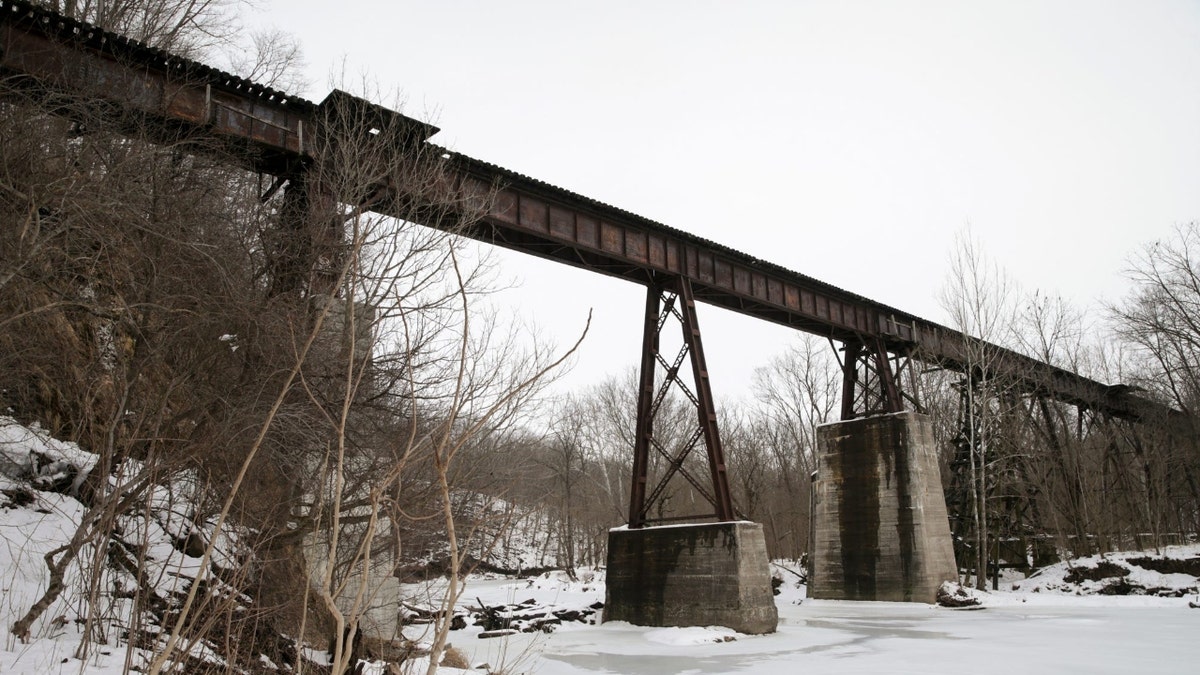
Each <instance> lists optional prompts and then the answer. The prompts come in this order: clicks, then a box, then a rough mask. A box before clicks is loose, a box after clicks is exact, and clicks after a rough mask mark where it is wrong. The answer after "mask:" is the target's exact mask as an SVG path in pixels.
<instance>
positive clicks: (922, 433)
mask: <svg viewBox="0 0 1200 675" xmlns="http://www.w3.org/2000/svg"><path fill="white" fill-rule="evenodd" d="M817 453H818V457H817V462H818V464H817V466H818V471H817V478H816V480H815V481H814V483H813V531H812V537H811V538H810V539H811V547H812V555H811V558H810V574H809V585H808V595H809V597H811V598H818V599H828V600H893V601H901V602H934V600H935V598H936V595H937V589H938V587H939V586H940V585H941V584H942V582H943V581H947V580H957V579H958V569H957V567H956V566H955V562H954V548H953V545H952V540H951V538H950V523H949V520H948V518H947V516H946V501H945V497H944V496H943V494H942V481H941V475H940V472H939V469H938V461H937V452H936V448H935V447H934V443H933V432H932V428H931V427H930V423H929V418H928V417H927V416H925V415H922V414H919V413H913V412H902V413H895V414H890V415H877V416H874V417H866V418H862V419H856V420H849V421H845V422H836V423H833V424H826V425H822V426H820V427H818V428H817Z"/></svg>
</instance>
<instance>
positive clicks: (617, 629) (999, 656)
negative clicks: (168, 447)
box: [0, 418, 1200, 675]
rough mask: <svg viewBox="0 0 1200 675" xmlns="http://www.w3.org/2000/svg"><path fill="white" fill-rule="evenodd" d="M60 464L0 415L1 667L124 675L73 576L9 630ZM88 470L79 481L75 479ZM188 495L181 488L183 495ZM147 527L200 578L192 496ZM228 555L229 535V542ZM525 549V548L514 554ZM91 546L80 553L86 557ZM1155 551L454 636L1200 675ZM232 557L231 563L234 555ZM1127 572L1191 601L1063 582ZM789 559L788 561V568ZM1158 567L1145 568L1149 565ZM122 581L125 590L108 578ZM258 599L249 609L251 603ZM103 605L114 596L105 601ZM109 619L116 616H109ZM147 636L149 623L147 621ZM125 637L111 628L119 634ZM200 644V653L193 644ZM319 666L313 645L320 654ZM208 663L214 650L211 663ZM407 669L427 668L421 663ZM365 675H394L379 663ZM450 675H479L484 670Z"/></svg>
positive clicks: (658, 669)
mask: <svg viewBox="0 0 1200 675" xmlns="http://www.w3.org/2000/svg"><path fill="white" fill-rule="evenodd" d="M31 450H33V451H36V452H37V453H40V454H41V455H43V456H45V457H49V458H51V459H53V460H54V461H67V462H70V463H72V465H74V466H76V467H78V468H80V469H82V470H86V469H88V468H90V466H91V465H92V463H93V462H94V457H92V456H91V455H89V454H88V453H85V452H83V451H82V450H80V449H79V448H77V447H75V446H74V445H72V444H69V443H62V442H59V441H55V440H53V439H49V438H47V437H46V436H45V435H44V434H42V433H40V432H38V431H37V430H36V429H26V428H24V427H19V425H16V424H15V423H14V422H12V421H11V420H9V419H6V418H0V457H2V458H3V459H4V460H5V461H6V462H7V464H6V465H5V466H4V467H3V468H4V472H3V473H0V489H3V490H5V491H6V494H7V492H9V491H14V490H28V491H29V492H30V493H31V494H32V496H33V500H32V502H30V503H29V504H27V505H25V506H15V505H13V504H12V503H10V502H8V501H0V504H5V506H2V507H0V572H2V576H0V591H2V595H0V622H2V629H3V630H4V633H3V635H4V639H3V640H0V673H13V674H25V673H28V674H35V673H37V674H41V673H75V674H79V675H115V674H116V673H122V672H124V668H125V664H126V662H127V657H131V658H129V663H131V664H133V665H134V666H137V665H141V664H142V663H144V662H145V654H144V653H141V652H140V651H139V650H130V651H129V653H127V650H128V647H127V645H125V644H124V643H121V642H118V641H115V640H111V641H110V642H111V644H109V645H97V646H96V647H95V648H94V649H93V650H92V652H91V655H90V656H89V658H88V660H87V662H86V663H81V662H80V661H79V660H77V659H75V658H74V651H75V647H76V645H77V644H78V643H79V636H80V632H81V630H82V627H81V625H80V624H79V623H78V622H77V620H78V619H79V618H81V617H82V616H83V615H84V612H85V611H86V610H85V608H84V606H83V604H82V599H81V596H80V595H79V592H80V589H81V588H82V586H83V585H82V583H81V579H80V577H79V571H78V569H75V571H73V572H72V573H71V574H69V575H68V580H67V583H68V586H69V588H70V589H72V590H69V591H67V592H64V594H63V597H62V598H60V599H59V601H58V602H57V603H56V604H55V605H54V606H53V607H52V608H51V609H50V610H49V611H47V612H46V614H45V615H44V617H43V619H42V621H40V622H39V623H38V624H37V625H35V627H34V630H33V635H32V640H31V641H30V642H29V643H28V644H25V643H22V642H20V641H18V640H17V639H16V638H15V637H13V636H12V635H11V634H9V633H8V632H7V628H8V626H10V625H11V624H12V622H13V621H14V620H15V619H16V618H18V617H19V616H20V615H21V614H23V613H24V612H25V611H26V610H27V609H28V607H29V604H30V603H31V602H33V601H34V600H35V599H36V598H37V597H39V596H40V595H41V593H42V591H43V590H44V588H45V585H46V583H47V578H46V577H47V575H46V568H45V563H44V561H43V560H42V556H43V555H44V554H45V553H46V552H47V551H50V550H52V549H54V548H55V547H57V546H59V545H61V544H62V543H64V542H66V541H67V540H68V539H69V538H70V536H71V535H72V534H73V532H74V530H75V526H76V524H77V523H78V522H79V519H80V517H81V516H82V515H83V507H82V506H81V505H80V504H79V503H78V502H77V501H75V500H74V499H73V498H71V497H68V496H65V495H62V494H58V493H54V492H48V491H41V490H36V489H33V488H32V487H31V486H32V485H34V483H33V478H35V477H36V472H31V471H30V469H29V465H28V461H29V456H30V454H29V453H30V451H31ZM81 472H82V471H81ZM182 487H185V486H176V488H175V489H176V492H178V491H179V490H180V489H181V488H182ZM151 506H152V508H151V512H152V513H151V517H150V518H149V519H146V518H141V517H130V518H128V519H127V520H126V521H125V523H124V525H125V527H124V532H125V533H126V534H125V535H123V536H125V537H127V538H129V539H130V540H131V541H132V540H134V539H135V538H136V539H141V540H143V541H146V542H148V543H150V544H151V548H150V554H151V555H150V557H151V558H152V559H153V560H152V561H151V562H152V569H151V573H152V574H156V575H161V578H162V585H161V588H160V590H161V591H162V592H163V593H167V592H168V591H169V589H170V588H171V587H172V586H175V585H177V584H180V583H181V578H182V577H185V576H186V575H188V574H194V573H195V572H197V571H198V570H199V567H198V560H197V559H195V558H192V557H191V556H188V555H186V554H184V553H181V552H180V551H178V550H176V548H174V547H172V546H170V545H168V544H167V543H165V542H168V541H169V540H171V539H172V538H175V539H178V538H179V537H182V536H186V535H187V534H190V533H193V532H198V533H200V534H203V532H204V531H205V530H206V524H205V523H195V522H193V520H194V519H193V514H192V512H191V511H190V510H189V508H188V507H187V500H186V498H183V497H181V495H180V494H168V493H167V492H166V491H165V490H164V491H163V492H162V493H156V494H155V495H154V499H153V500H151ZM223 544H226V545H223V546H222V547H221V548H223V549H224V548H232V547H234V546H236V541H229V542H223ZM518 548H519V547H518ZM1161 553H1163V554H1165V555H1167V556H1170V557H1172V558H1176V559H1186V558H1193V557H1198V556H1200V546H1198V545H1190V546H1183V547H1170V548H1167V549H1164V550H1163V551H1162V552H1161ZM91 555H92V554H91V552H87V551H85V552H84V553H83V554H82V555H81V556H80V558H81V559H88V558H90V557H91ZM1145 557H1149V558H1157V557H1161V556H1158V555H1156V554H1154V553H1152V552H1151V553H1147V552H1130V553H1110V554H1105V555H1104V556H1102V557H1101V556H1093V557H1090V558H1081V559H1076V560H1073V561H1071V562H1070V563H1069V564H1068V563H1062V564H1060V565H1055V566H1052V567H1048V568H1045V569H1043V570H1041V571H1040V572H1039V573H1037V574H1036V575H1034V576H1033V577H1030V578H1029V579H1024V578H1010V579H1008V580H1007V581H1006V582H1005V583H1004V584H1002V588H1001V590H1000V591H997V592H991V593H979V597H980V598H981V599H982V603H983V609H982V610H962V609H948V608H942V607H937V606H933V605H925V604H917V603H883V602H835V601H818V600H810V599H806V597H805V590H806V589H805V588H804V587H803V586H802V585H797V584H796V583H795V581H796V579H797V577H796V576H795V575H792V574H789V573H788V572H786V571H784V572H782V573H781V576H782V577H783V579H784V583H783V585H782V586H781V587H780V591H781V592H780V594H779V595H778V596H776V603H777V606H778V608H779V619H780V620H779V629H778V631H777V632H776V633H774V634H771V635H755V636H752V635H740V634H737V633H734V632H733V631H731V630H730V629H728V628H723V627H720V626H708V627H686V628H658V627H642V626H634V625H631V624H628V623H624V622H611V623H592V621H593V620H594V619H595V616H594V615H593V616H592V617H587V618H585V619H584V620H583V621H582V622H571V621H564V622H563V623H562V624H561V625H558V626H556V627H553V632H550V633H544V632H532V633H517V634H515V635H511V636H509V637H506V638H496V639H480V637H479V634H480V633H481V632H482V631H483V627H482V626H479V625H468V626H467V627H466V628H464V629H461V630H457V631H453V632H452V633H451V634H450V642H451V643H452V644H453V645H454V646H455V647H456V648H457V649H459V650H461V651H463V652H464V653H465V654H466V656H467V658H468V660H469V661H470V662H471V663H472V664H473V665H476V666H478V665H481V664H487V665H488V666H489V667H490V669H492V670H493V671H496V672H500V671H503V672H506V673H524V672H536V673H538V674H539V675H584V674H588V675H598V674H602V673H623V674H627V675H641V674H645V675H650V674H655V675H657V674H659V673H697V674H699V673H739V674H745V675H755V674H776V673H791V672H797V671H801V670H803V671H805V672H812V673H872V674H875V673H920V674H922V675H941V674H946V675H950V674H954V675H958V674H960V673H964V672H969V673H982V674H988V673H996V674H997V675H1000V674H1003V675H1011V674H1013V673H1059V672H1064V673H1065V672H1087V673H1089V674H1103V673H1134V672H1155V673H1167V674H1170V673H1194V672H1198V671H1200V640H1197V639H1196V636H1197V635H1200V609H1192V608H1190V607H1189V601H1191V602H1196V603H1200V597H1197V595H1196V588H1195V587H1196V585H1197V578H1196V577H1195V576H1191V575H1190V574H1181V573H1178V572H1172V573H1163V572H1157V571H1154V570H1152V569H1147V568H1146V567H1142V566H1141V565H1140V564H1138V560H1139V559H1140V558H1145ZM232 559H233V557H232V556H230V560H232ZM1102 562H1104V563H1108V564H1110V565H1112V566H1116V567H1115V568H1114V567H1110V568H1107V569H1116V568H1120V570H1124V571H1125V572H1126V573H1125V574H1124V575H1123V576H1121V578H1123V579H1125V581H1127V582H1129V583H1130V584H1135V585H1137V586H1141V587H1144V588H1147V589H1165V590H1167V591H1173V592H1176V593H1178V592H1186V594H1185V595H1183V596H1182V597H1163V596H1160V595H1153V594H1150V595H1101V594H1099V593H1100V591H1101V590H1102V589H1104V588H1105V586H1106V585H1107V584H1110V583H1112V582H1113V580H1114V579H1116V578H1117V577H1113V578H1110V579H1100V580H1098V581H1094V580H1083V581H1079V582H1071V581H1067V580H1066V577H1067V576H1068V575H1070V574H1072V572H1073V571H1077V570H1085V569H1087V568H1091V567H1096V566H1097V565H1099V564H1100V563H1102ZM780 564H781V565H784V566H786V565H788V563H780ZM1146 564H1150V563H1146ZM113 580H114V581H116V580H119V576H118V577H114V579H113ZM443 588H444V582H434V583H432V584H425V585H412V586H408V587H406V590H407V592H408V594H409V597H410V598H411V604H413V605H419V604H421V603H422V602H423V601H425V600H429V599H436V598H437V597H439V596H440V591H441V590H442V589H443ZM247 600H249V599H247ZM603 600H604V574H603V570H588V569H581V570H577V571H576V574H575V578H574V579H572V578H571V577H570V576H569V575H567V574H566V573H564V572H550V573H545V574H542V575H539V576H536V577H531V578H525V579H512V578H502V577H497V576H494V575H475V576H471V577H470V578H469V579H468V583H467V586H466V589H465V590H464V592H463V593H462V596H461V599H460V603H459V608H460V610H464V611H465V610H466V608H468V607H477V606H478V604H479V603H480V602H482V603H483V604H484V605H487V606H489V607H499V606H501V605H512V604H520V603H526V602H528V601H532V606H535V607H537V608H538V609H539V610H541V609H558V610H584V609H586V608H588V607H589V606H591V605H593V604H595V603H597V602H603ZM107 601H110V602H112V601H114V600H113V599H112V598H109V599H107ZM109 614H110V615H117V614H119V613H116V612H109ZM149 628H150V629H152V627H149ZM427 630H428V627H427V626H426V627H422V626H410V627H408V628H406V629H405V631H406V634H407V635H409V636H410V637H412V638H415V639H425V640H428V638H429V636H428V635H427V634H423V633H422V631H427ZM119 634H120V626H117V625H113V626H112V627H111V629H110V630H109V635H110V636H114V637H115V636H117V635H119ZM197 649H203V647H200V646H197ZM312 653H313V654H314V656H315V655H316V654H317V650H314V651H313V652H312ZM205 656H206V657H207V658H210V659H212V660H214V661H218V660H219V656H217V655H214V654H206V655H205ZM407 665H408V668H407V670H406V672H423V670H424V666H425V663H424V662H421V660H420V659H417V660H416V661H413V662H410V663H409V664H407ZM365 672H379V673H382V672H386V671H385V670H384V669H383V667H382V666H381V665H378V664H376V665H374V666H371V667H369V668H367V669H366V671H365ZM442 672H446V673H465V672H474V673H481V672H485V671H484V670H470V671H459V670H455V669H450V668H443V669H442Z"/></svg>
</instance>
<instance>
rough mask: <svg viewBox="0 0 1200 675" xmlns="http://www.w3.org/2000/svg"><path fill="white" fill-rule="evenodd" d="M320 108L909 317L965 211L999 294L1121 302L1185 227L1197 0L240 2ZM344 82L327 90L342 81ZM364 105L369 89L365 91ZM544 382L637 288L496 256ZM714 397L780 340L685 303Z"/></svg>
mask: <svg viewBox="0 0 1200 675" xmlns="http://www.w3.org/2000/svg"><path fill="white" fill-rule="evenodd" d="M248 20H249V22H250V23H257V24H260V25H272V26H276V27H279V28H281V29H283V30H285V31H287V32H290V33H292V34H293V35H295V36H296V37H297V38H298V39H299V40H300V41H301V43H302V45H303V49H304V52H305V57H306V61H307V63H308V74H309V80H310V81H311V82H312V85H311V86H310V87H309V89H308V90H307V91H305V92H303V93H304V94H305V95H306V96H307V97H308V98H311V99H313V100H317V101H319V100H321V99H322V98H323V97H324V96H325V94H326V93H327V92H328V90H329V89H330V87H331V84H337V83H338V82H335V80H339V78H340V77H341V76H340V75H339V76H337V77H332V78H331V73H333V72H337V73H342V72H344V73H347V74H349V79H350V81H351V85H353V82H358V81H361V80H362V79H363V78H364V76H365V77H366V78H367V79H369V80H370V81H373V82H374V83H376V84H377V85H378V86H379V87H380V88H381V89H383V90H384V91H385V92H391V93H393V94H394V93H398V94H399V95H400V96H402V97H403V99H404V101H405V106H404V112H405V113H407V114H409V115H411V116H414V117H418V118H422V119H426V120H428V121H431V122H433V123H434V124H436V125H437V126H440V127H441V128H442V129H443V131H442V132H441V133H440V134H439V135H438V136H437V137H435V139H434V140H435V141H436V142H439V143H441V144H442V145H447V146H449V147H451V148H453V149H455V150H457V151H459V152H463V153H465V154H468V155H471V156H474V157H477V158H480V159H484V160H487V161H489V162H493V163H495V164H499V165H501V166H504V167H506V168H509V169H513V170H516V171H519V172H522V173H525V174H528V175H530V176H533V177H535V178H539V179H541V180H544V181H547V182H549V183H552V184H554V185H558V186H560V187H564V188H567V189H570V190H574V191H576V192H580V193H582V194H585V195H587V196H590V197H593V198H596V199H600V200H602V201H605V202H608V203H610V204H613V205H615V206H618V207H621V208H624V209H627V210H630V211H633V212H635V213H639V214H641V215H644V216H647V217H649V218H653V219H655V220H658V221H661V222H663V223H666V224H668V225H671V226H673V227H676V228H679V229H683V230H687V231H689V232H692V233H694V234H696V235H699V236H702V237H706V238H709V239H713V240H715V241H718V242H720V243H722V244H725V245H727V246H730V247H732V248H735V249H738V250H741V251H744V252H746V253H749V254H752V255H755V256H758V257H762V258H766V259H768V260H771V261H772V262H775V263H778V264H781V265H783V266H785V267H788V268H790V269H793V270H796V271H799V272H803V273H805V274H809V275H812V276H814V277H817V278H819V279H822V280H824V281H827V282H829V283H832V284H835V285H838V286H841V287H843V288H845V289H847V290H851V291H854V292H857V293H860V294H863V295H866V296H868V297H871V298H874V299H876V300H879V301H882V302H885V303H888V304H890V305H893V306H896V307H899V308H901V309H904V310H906V311H910V312H913V313H915V314H917V315H920V316H924V317H926V318H929V319H932V320H935V321H946V319H945V314H944V313H943V312H942V310H941V309H940V308H939V306H938V303H937V296H938V292H939V289H940V288H941V287H942V286H943V284H944V283H945V281H946V275H947V268H948V262H947V261H948V257H949V254H950V250H951V248H952V246H953V241H954V235H955V233H956V232H960V231H962V230H963V229H964V228H966V227H967V226H968V224H969V226H970V228H971V230H972V231H973V233H974V236H975V237H976V238H977V239H978V240H979V241H980V242H981V243H982V244H983V246H984V248H985V250H986V253H987V254H988V256H989V257H990V258H991V259H992V260H994V261H995V262H996V263H998V264H999V265H1001V266H1003V267H1004V268H1005V269H1007V271H1008V272H1009V273H1010V274H1011V275H1012V276H1013V277H1015V278H1016V279H1017V280H1018V281H1019V282H1020V283H1021V284H1022V286H1023V287H1024V288H1025V289H1027V290H1032V289H1035V288H1036V289H1041V290H1042V291H1043V292H1048V293H1057V294H1061V295H1063V296H1065V297H1067V298H1068V299H1070V300H1072V301H1073V302H1075V303H1076V304H1079V305H1081V306H1089V305H1095V304H1097V303H1098V302H1100V301H1102V300H1104V299H1116V298H1118V297H1120V295H1121V294H1122V293H1123V292H1124V288H1125V285H1124V282H1123V280H1122V277H1121V271H1122V269H1123V267H1124V265H1125V261H1126V260H1127V258H1128V257H1129V256H1130V255H1131V254H1132V253H1133V252H1134V251H1136V250H1137V249H1138V248H1139V247H1140V246H1143V245H1145V244H1146V243H1149V242H1151V241H1153V240H1155V239H1158V238H1162V237H1165V236H1169V235H1170V233H1171V231H1172V229H1173V228H1174V227H1176V226H1177V225H1179V224H1182V223H1186V222H1190V221H1195V220H1198V219H1200V3H1198V2H1195V1H1194V0H1188V1H1179V2H1155V1H1139V2H1133V1H1127V2H1103V1H1098V0H1081V1H1078V2H1047V1H1039V2H1014V1H1011V0H1006V1H1004V2H987V3H985V2H898V1H897V2H832V1H829V2H802V1H799V0H792V1H782V0H781V1H777V2H765V1H753V0H740V1H738V2H701V1H695V0H693V1H688V2H653V1H650V0H643V1H641V2H621V1H614V0H606V1H605V2H594V3H582V2H568V1H563V0H558V1H553V0H547V1H544V2H530V1H518V0H505V1H503V2H500V1H491V2H467V1H453V0H446V1H442V2H432V1H431V2H371V1H366V0H340V1H338V2H331V1H329V0H266V1H263V2H261V11H259V12H257V13H256V14H254V15H252V16H250V17H248ZM342 86H345V85H342ZM381 102H385V103H388V102H391V101H381ZM501 265H502V270H503V273H504V274H505V275H506V277H507V278H510V279H515V280H516V281H517V282H518V283H519V284H521V287H520V288H518V289H515V290H512V291H506V292H504V293H503V295H502V301H503V303H504V304H505V305H506V306H507V307H508V308H510V309H511V310H513V311H515V312H518V313H519V314H520V315H521V316H523V317H525V319H526V320H527V321H528V322H531V323H533V324H536V325H537V326H538V327H539V328H540V329H541V330H542V331H543V332H544V333H545V334H547V335H548V336H550V337H552V338H553V339H556V340H557V341H558V342H559V343H567V342H570V341H571V340H572V336H573V335H574V334H576V333H577V332H578V330H579V329H580V328H581V327H582V324H583V320H584V317H585V316H586V313H587V310H588V308H594V310H595V313H596V314H595V323H594V326H593V331H592V335H591V337H590V338H589V339H588V341H587V345H586V346H585V349H584V351H583V353H582V355H581V359H580V362H579V364H578V365H577V366H576V369H575V371H574V372H573V373H572V374H571V375H570V376H569V378H568V379H567V381H566V385H567V386H575V385H578V384H583V383H588V382H592V381H596V380H599V379H601V378H602V377H604V374H605V373H609V372H613V373H615V372H619V371H620V370H622V369H624V368H626V367H630V366H632V365H634V364H635V363H637V360H638V352H639V350H640V336H641V328H640V320H641V317H640V314H641V311H642V306H643V302H644V297H645V295H644V290H643V289H642V288H641V287H639V286H635V285H632V284H628V283H625V282H617V281H613V280H609V279H606V278H604V277H601V276H599V275H595V274H591V273H588V272H584V271H581V270H575V269H571V268H566V267H562V266H560V265H556V264H554V263H547V262H543V261H540V260H537V259H535V258H532V257H530V256H521V255H519V254H504V255H503V256H502V259H501ZM701 312H702V313H701V315H700V322H701V328H702V331H703V335H704V338H705V346H706V352H707V356H708V362H709V365H710V369H711V372H712V380H713V386H714V390H715V392H716V394H717V396H718V398H719V399H732V398H736V397H739V396H744V395H746V394H747V392H748V383H749V380H750V372H751V370H752V369H753V368H754V367H755V366H757V365H761V364H763V363H765V361H766V360H767V358H769V356H770V355H771V354H773V353H776V352H778V351H780V350H781V349H782V348H783V346H784V344H785V343H786V341H787V340H789V339H790V335H791V333H790V332H789V331H787V330H785V329H781V328H776V327H771V326H767V325H766V324H763V323H761V322H757V321H753V320H750V319H745V318H742V317H738V316H736V315H733V314H731V313H728V312H725V311H722V310H717V309H713V308H702V310H701Z"/></svg>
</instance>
